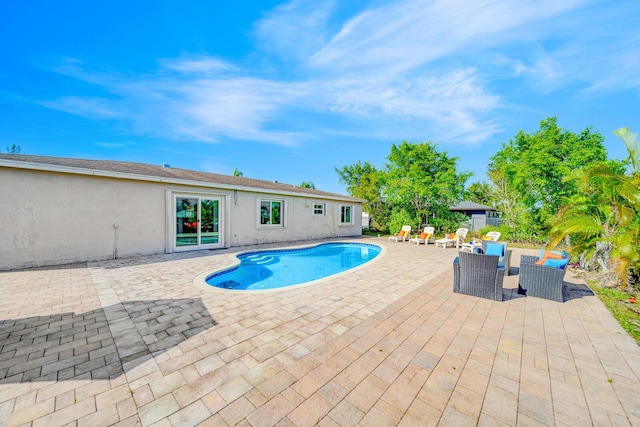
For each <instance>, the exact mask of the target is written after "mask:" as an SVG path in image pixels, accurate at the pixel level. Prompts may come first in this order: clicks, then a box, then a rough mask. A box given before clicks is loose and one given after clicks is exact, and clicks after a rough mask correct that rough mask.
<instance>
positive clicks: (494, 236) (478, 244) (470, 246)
mask: <svg viewBox="0 0 640 427" xmlns="http://www.w3.org/2000/svg"><path fill="white" fill-rule="evenodd" d="M501 235H502V233H500V232H499V231H490V232H488V233H487V234H485V235H484V236H483V237H482V239H477V238H474V239H472V240H471V241H470V242H469V243H463V244H462V247H461V249H460V250H461V251H463V252H464V251H468V252H475V251H476V249H480V248H482V241H483V240H487V241H491V242H497V241H498V240H500V236H501Z"/></svg>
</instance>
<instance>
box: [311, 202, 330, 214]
mask: <svg viewBox="0 0 640 427" xmlns="http://www.w3.org/2000/svg"><path fill="white" fill-rule="evenodd" d="M317 206H322V212H321V213H317V212H316V207H317ZM311 215H312V216H327V204H326V203H322V202H313V203H312V206H311Z"/></svg>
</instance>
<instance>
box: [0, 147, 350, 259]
mask: <svg viewBox="0 0 640 427" xmlns="http://www.w3.org/2000/svg"><path fill="white" fill-rule="evenodd" d="M7 157H9V155H0V236H2V238H1V240H2V244H1V245H0V270H7V269H15V268H24V267H33V266H42V265H53V264H63V263H73V262H79V261H90V260H100V259H110V258H116V257H118V258H120V257H127V256H132V255H139V254H154V253H165V252H166V253H168V252H173V251H176V250H192V249H198V248H197V247H196V248H193V247H188V248H177V247H176V246H175V245H174V242H175V240H174V239H175V233H176V231H175V221H176V219H175V212H174V210H175V205H174V204H173V200H174V196H175V195H187V196H189V195H197V196H202V197H217V198H219V199H220V201H221V210H220V221H221V225H222V226H221V227H220V243H219V247H234V246H243V245H251V244H257V243H273V242H295V241H297V240H308V239H319V238H331V237H347V236H356V235H360V234H361V220H360V218H361V212H362V206H361V201H359V200H358V199H354V198H350V197H349V196H343V197H340V196H336V195H333V194H331V193H323V192H318V191H315V192H312V193H311V194H298V193H297V191H298V189H296V188H294V187H293V186H291V191H275V190H270V189H268V188H266V189H260V188H258V189H252V188H251V187H248V186H244V187H243V186H237V188H233V186H232V185H227V184H226V185H217V184H216V183H212V182H199V181H190V180H179V179H178V180H176V179H164V178H161V179H158V178H157V177H148V176H140V177H138V176H135V175H131V174H114V173H112V172H108V173H102V172H101V171H96V172H95V173H91V171H90V170H87V169H77V170H75V169H74V168H60V167H58V166H55V167H49V166H44V167H43V168H40V167H39V166H38V165H36V166H33V165H31V166H30V167H27V168H22V167H14V166H16V165H17V166H20V164H19V162H18V163H16V162H12V161H11V160H12V159H11V158H10V159H9V161H7ZM21 157H22V158H24V157H26V156H21ZM237 182H239V183H242V182H243V181H237ZM247 182H249V183H251V182H250V181H247ZM265 186H266V187H268V185H265ZM305 191H306V190H305ZM265 198H267V199H278V200H282V201H283V202H284V218H285V221H284V226H282V227H264V226H261V225H260V224H259V207H260V204H259V203H260V200H262V199H265ZM314 203H323V204H324V205H325V206H326V209H325V214H324V215H313V205H314ZM342 205H349V206H351V209H352V212H351V213H352V222H351V223H350V224H348V225H340V224H339V219H340V206H342Z"/></svg>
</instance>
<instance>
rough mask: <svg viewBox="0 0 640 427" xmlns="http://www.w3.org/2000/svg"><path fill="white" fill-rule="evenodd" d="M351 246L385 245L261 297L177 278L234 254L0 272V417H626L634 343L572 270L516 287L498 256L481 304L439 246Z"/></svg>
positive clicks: (630, 413) (411, 420)
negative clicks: (537, 290)
mask: <svg viewBox="0 0 640 427" xmlns="http://www.w3.org/2000/svg"><path fill="white" fill-rule="evenodd" d="M354 241H364V242H370V243H380V244H381V245H383V246H385V247H386V248H387V251H386V253H385V254H384V255H383V256H381V257H379V259H377V260H375V261H373V262H372V263H370V264H369V265H368V266H367V267H366V268H362V269H359V270H356V271H352V272H350V273H348V274H344V275H342V276H339V277H336V278H333V279H329V280H326V281H324V282H321V283H317V284H314V285H312V286H307V287H301V288H296V289H290V290H282V291H278V292H270V293H261V294H255V293H242V292H232V293H221V292H214V291H210V290H207V289H202V288H199V287H197V286H194V284H193V279H194V277H195V276H197V275H198V274H200V273H202V272H203V271H206V270H211V269H213V268H216V267H219V266H224V265H228V264H230V263H231V261H232V259H233V256H232V254H233V253H234V252H237V251H238V250H239V249H237V248H236V249H234V250H224V251H201V252H191V253H183V254H172V255H158V256H149V257H138V258H129V259H120V260H111V261H104V262H92V263H88V264H76V265H70V266H62V267H51V268H41V269H30V270H22V271H11V272H1V273H0V287H1V288H0V289H1V292H2V298H0V345H1V348H0V378H2V380H1V381H0V425H2V426H20V425H33V426H46V427H53V426H66V425H79V426H84V425H87V426H103V425H104V426H107V425H127V426H129V425H145V426H150V425H158V426H189V425H211V426H227V425H228V426H274V425H280V426H314V425H320V426H355V425H363V426H376V427H378V426H395V425H405V426H428V425H443V426H466V425H487V426H500V425H505V426H515V425H522V426H529V425H535V426H541V425H542V426H588V425H596V426H608V425H616V426H619V425H640V381H639V379H640V347H638V346H637V345H636V343H635V342H634V341H633V340H632V339H631V338H630V337H629V336H628V335H627V334H626V333H625V332H624V331H623V330H622V328H621V327H620V326H619V325H618V324H617V323H616V321H615V320H614V319H613V317H612V316H611V315H610V313H609V312H608V311H607V310H606V308H605V307H604V306H603V305H602V303H601V302H600V301H599V300H598V298H597V297H596V296H594V295H593V294H592V293H591V291H590V290H589V289H588V288H587V287H586V286H585V285H584V283H583V282H582V281H581V279H579V278H577V277H574V276H573V274H572V273H570V272H569V273H567V275H566V276H565V281H567V282H568V283H567V285H568V289H569V292H568V295H567V297H568V300H566V301H565V302H564V303H557V302H553V301H547V300H543V299H538V298H533V297H522V296H520V295H518V294H517V292H516V288H517V279H518V276H517V267H518V263H519V259H520V255H521V254H522V253H527V254H535V253H537V251H533V250H518V249H515V250H514V253H513V258H512V271H513V273H515V274H513V275H511V276H509V277H506V278H505V288H506V289H505V292H504V299H505V300H504V301H503V302H496V301H490V300H485V299H480V298H475V297H471V296H465V295H460V294H454V293H453V292H452V267H451V264H452V261H453V259H454V258H455V256H456V254H457V251H456V249H455V248H447V249H442V248H435V247H434V245H429V246H425V245H420V246H416V245H410V244H409V243H395V242H388V241H387V240H386V239H384V238H376V237H372V238H360V239H354ZM281 246H282V245H281ZM267 247H274V246H272V245H269V246H259V247H251V248H244V249H251V250H254V249H256V248H267Z"/></svg>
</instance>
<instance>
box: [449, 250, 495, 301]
mask: <svg viewBox="0 0 640 427" xmlns="http://www.w3.org/2000/svg"><path fill="white" fill-rule="evenodd" d="M504 271H505V269H504V268H501V267H500V268H499V267H498V257H497V256H493V255H483V254H475V253H468V252H458V257H457V258H456V259H455V260H454V261H453V292H456V293H459V294H466V295H472V296H476V297H480V298H488V299H492V300H496V301H502V282H503V280H504Z"/></svg>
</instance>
